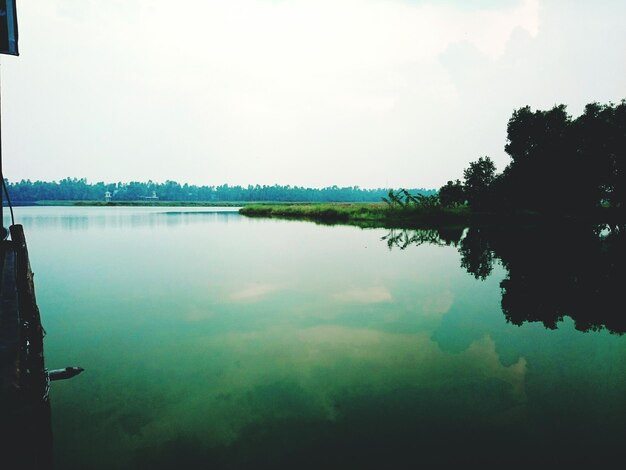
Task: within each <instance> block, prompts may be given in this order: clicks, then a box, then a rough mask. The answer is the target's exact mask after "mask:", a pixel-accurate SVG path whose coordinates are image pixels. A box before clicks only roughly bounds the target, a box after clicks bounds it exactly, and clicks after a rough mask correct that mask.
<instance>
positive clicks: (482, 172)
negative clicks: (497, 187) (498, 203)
mask: <svg viewBox="0 0 626 470" xmlns="http://www.w3.org/2000/svg"><path fill="white" fill-rule="evenodd" d="M463 178H464V187H465V197H466V198H467V202H468V203H469V205H470V206H472V207H473V208H474V209H485V208H487V207H488V206H489V205H490V202H491V199H492V194H491V185H492V183H493V182H494V180H495V178H496V166H495V165H494V163H493V161H492V160H491V158H489V157H480V158H479V159H478V160H476V161H475V162H471V163H470V165H469V167H468V168H466V169H465V170H464V171H463Z"/></svg>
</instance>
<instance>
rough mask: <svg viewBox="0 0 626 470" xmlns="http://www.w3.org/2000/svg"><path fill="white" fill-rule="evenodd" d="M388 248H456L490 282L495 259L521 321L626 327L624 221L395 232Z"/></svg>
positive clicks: (508, 308) (516, 320)
mask: <svg viewBox="0 0 626 470" xmlns="http://www.w3.org/2000/svg"><path fill="white" fill-rule="evenodd" d="M383 239H384V240H386V241H387V244H388V246H389V247H390V248H393V247H399V248H401V249H405V248H406V247H407V246H409V245H411V244H418V245H419V244H423V243H434V244H437V245H452V246H456V247H458V250H459V253H460V255H461V267H462V268H464V269H466V270H467V272H469V273H470V274H472V275H473V276H474V277H476V278H477V279H486V278H487V277H488V276H489V275H490V274H491V271H492V269H493V264H494V262H495V261H496V260H500V262H501V263H502V265H503V266H504V268H505V269H506V270H507V276H506V278H505V279H504V280H503V281H502V282H501V284H500V287H501V288H502V311H503V313H504V315H505V317H506V319H507V320H508V321H509V322H511V323H513V324H515V325H522V324H523V323H524V322H536V321H540V322H542V323H543V324H544V325H545V326H546V327H547V328H551V329H554V328H556V326H557V323H558V322H559V321H561V320H562V319H563V317H564V316H566V315H567V316H569V317H571V318H572V319H573V320H574V321H575V323H576V328H577V329H578V330H581V331H590V330H600V329H603V328H606V329H608V330H609V331H611V332H613V333H619V334H621V333H624V332H626V314H625V313H623V312H624V302H623V300H624V295H623V290H624V289H625V286H626V226H594V227H581V226H574V225H571V226H570V225H563V224H561V225H544V226H539V227H532V228H521V227H515V228H506V229H504V228H497V229H496V228H484V227H483V228H470V229H468V230H467V232H466V233H465V236H464V237H462V236H461V231H460V230H457V231H456V233H455V234H454V236H452V233H450V232H448V233H447V236H446V235H442V233H441V231H440V230H438V229H430V230H417V231H415V230H414V231H392V232H390V234H389V235H387V236H386V237H383Z"/></svg>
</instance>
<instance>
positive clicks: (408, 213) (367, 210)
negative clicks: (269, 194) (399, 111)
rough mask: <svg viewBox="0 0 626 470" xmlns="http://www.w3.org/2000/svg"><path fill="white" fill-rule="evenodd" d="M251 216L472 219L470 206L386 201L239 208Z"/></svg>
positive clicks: (389, 222)
mask: <svg viewBox="0 0 626 470" xmlns="http://www.w3.org/2000/svg"><path fill="white" fill-rule="evenodd" d="M239 212H240V213H241V214H243V215H246V216H249V217H276V218H283V219H304V220H314V221H318V222H322V223H354V224H356V225H376V226H404V227H406V226H420V225H423V224H426V223H428V224H432V223H459V222H465V221H468V220H469V218H470V216H471V213H470V211H469V209H468V208H466V207H457V208H450V209H447V208H446V209H444V208H439V207H437V208H422V207H411V208H391V207H389V206H388V205H387V204H385V203H318V204H250V205H247V206H244V207H242V208H241V209H239Z"/></svg>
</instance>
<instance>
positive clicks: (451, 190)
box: [439, 180, 465, 207]
mask: <svg viewBox="0 0 626 470" xmlns="http://www.w3.org/2000/svg"><path fill="white" fill-rule="evenodd" d="M439 203H440V204H441V205H442V206H443V207H454V206H460V205H463V204H465V189H464V188H463V184H462V183H461V181H459V180H456V181H454V182H452V181H448V182H447V183H446V184H445V185H444V186H442V187H441V189H440V190H439Z"/></svg>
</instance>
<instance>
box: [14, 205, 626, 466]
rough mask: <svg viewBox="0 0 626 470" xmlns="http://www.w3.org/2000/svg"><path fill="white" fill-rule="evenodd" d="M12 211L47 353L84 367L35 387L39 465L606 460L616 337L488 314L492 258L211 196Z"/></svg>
mask: <svg viewBox="0 0 626 470" xmlns="http://www.w3.org/2000/svg"><path fill="white" fill-rule="evenodd" d="M16 216H17V218H18V223H22V224H23V225H24V227H25V231H26V237H27V240H28V243H29V249H30V254H31V263H32V268H33V271H34V272H35V274H36V277H35V282H36V288H37V297H38V302H39V306H40V309H41V312H42V319H43V322H44V327H45V328H46V330H47V333H48V335H47V337H46V339H45V348H46V363H47V366H48V367H49V368H58V367H64V366H66V365H80V366H82V367H84V368H85V369H86V371H85V372H84V373H83V374H82V375H80V376H78V377H76V378H74V379H72V380H67V381H61V382H55V383H53V384H52V389H51V394H50V395H51V403H52V417H53V429H54V451H55V458H56V462H57V466H58V468H63V469H65V468H80V469H88V468H102V469H113V468H151V469H154V468H174V467H180V468H182V467H181V466H182V465H187V466H189V468H231V467H235V468H237V467H256V468H258V467H264V466H267V467H273V468H276V467H294V468H296V467H300V468H302V467H312V468H320V467H322V466H327V467H328V466H333V465H334V466H336V465H342V466H344V467H347V468H349V467H354V468H362V467H364V466H372V467H377V468H384V467H385V466H386V467H387V468H388V467H390V466H396V467H397V466H399V465H400V464H402V465H408V466H411V467H415V466H417V465H420V464H430V463H436V464H437V463H439V464H441V463H444V464H445V463H468V462H470V461H478V462H482V463H490V462H502V463H505V464H508V465H511V464H517V463H522V462H526V461H530V462H541V463H544V464H545V463H549V462H551V461H555V462H560V461H563V460H572V461H574V462H577V463H581V462H583V463H584V462H585V461H587V460H588V461H589V462H590V463H591V462H598V461H599V460H603V459H604V458H608V456H611V455H621V454H620V449H621V447H622V446H623V442H624V439H625V438H626V399H625V398H624V397H626V336H623V335H620V334H617V333H615V332H613V333H611V332H609V331H607V329H605V328H603V329H600V330H599V331H588V332H581V331H578V330H577V329H576V328H575V324H574V321H573V320H571V319H570V318H569V317H567V316H566V317H565V318H564V319H563V321H561V322H558V325H557V326H558V328H557V329H547V328H546V327H545V326H544V324H543V323H542V322H524V323H523V324H522V325H521V326H516V325H514V324H512V323H510V322H507V318H506V317H505V315H504V314H503V309H502V306H501V302H502V295H503V288H502V287H501V281H502V280H503V279H504V278H505V277H506V276H507V271H506V269H505V267H503V266H502V264H501V263H499V262H497V261H496V262H495V263H493V266H492V269H491V271H490V272H487V273H482V274H481V275H479V276H476V275H473V274H471V273H468V270H467V269H465V268H462V267H461V264H462V262H463V263H465V265H467V264H468V262H467V260H465V261H463V259H462V256H461V254H460V252H459V250H458V249H457V247H455V246H452V245H450V246H445V243H440V244H439V245H433V244H429V243H423V244H421V245H419V246H417V244H418V243H412V244H410V245H409V246H407V247H406V249H399V248H398V246H400V244H396V247H395V248H393V249H389V248H388V245H387V241H388V240H389V235H390V234H389V231H388V230H384V229H360V228H356V227H347V226H321V225H315V224H313V223H307V222H292V221H277V220H258V219H249V218H245V217H243V216H240V215H239V214H237V213H236V212H232V211H229V210H219V209H210V208H202V209H197V208H196V209H186V208H171V209H164V208H79V207H66V208H62V207H43V208H35V207H26V208H21V207H20V208H17V209H16ZM383 237H387V238H386V239H385V240H381V239H382V238H383ZM551 243H558V241H554V240H552V241H551ZM470 264H471V263H470ZM547 264H548V265H549V263H547ZM474 272H475V271H474ZM483 274H484V275H483ZM477 277H479V278H481V277H484V278H485V279H484V280H481V279H477ZM529 295H532V294H531V293H529ZM620 307H622V306H620ZM622 308H623V307H622Z"/></svg>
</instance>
